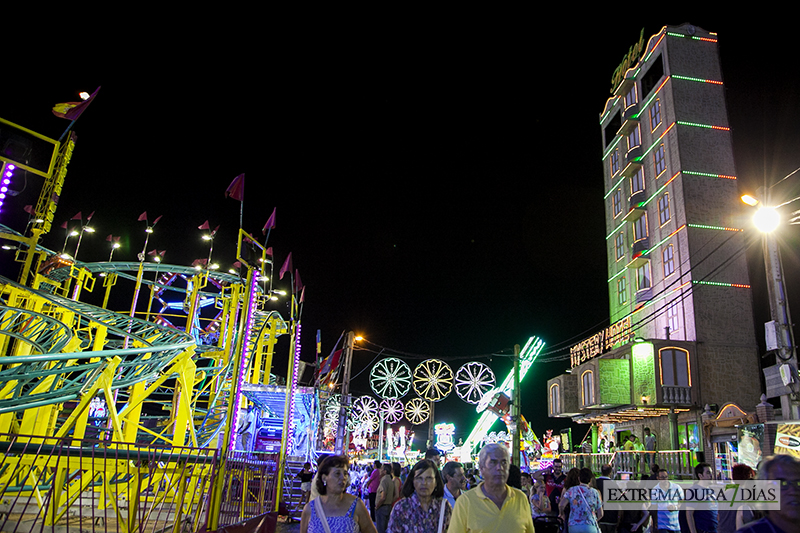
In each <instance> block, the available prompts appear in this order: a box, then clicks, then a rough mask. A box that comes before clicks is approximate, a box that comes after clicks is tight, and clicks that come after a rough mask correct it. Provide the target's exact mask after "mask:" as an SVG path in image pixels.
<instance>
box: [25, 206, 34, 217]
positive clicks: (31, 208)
mask: <svg viewBox="0 0 800 533" xmlns="http://www.w3.org/2000/svg"><path fill="white" fill-rule="evenodd" d="M22 210H23V211H25V212H26V213H28V214H29V215H32V214H34V212H35V211H34V209H33V206H32V205H26V206H25V207H23V208H22Z"/></svg>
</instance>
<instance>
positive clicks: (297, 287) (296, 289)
mask: <svg viewBox="0 0 800 533" xmlns="http://www.w3.org/2000/svg"><path fill="white" fill-rule="evenodd" d="M302 289H303V282H302V281H300V271H299V270H295V271H294V292H295V293H298V292H301V291H302Z"/></svg>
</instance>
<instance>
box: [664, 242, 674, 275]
mask: <svg viewBox="0 0 800 533" xmlns="http://www.w3.org/2000/svg"><path fill="white" fill-rule="evenodd" d="M661 259H662V260H663V263H664V277H665V278H666V277H667V276H669V275H671V274H672V273H673V272H675V262H674V261H673V253H672V245H671V244H670V245H669V246H667V247H666V248H664V251H663V252H661Z"/></svg>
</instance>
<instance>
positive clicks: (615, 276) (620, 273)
mask: <svg viewBox="0 0 800 533" xmlns="http://www.w3.org/2000/svg"><path fill="white" fill-rule="evenodd" d="M626 271H627V269H625V268H623V269H622V270H620V271H619V272H617V273H616V274H614V275H613V276H612V277H610V278H608V283H611V282H612V281H614V280H615V279H617V278H618V277H620V276H621V275H622V274H624V273H625V272H626Z"/></svg>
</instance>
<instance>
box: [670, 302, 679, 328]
mask: <svg viewBox="0 0 800 533" xmlns="http://www.w3.org/2000/svg"><path fill="white" fill-rule="evenodd" d="M667 325H668V326H669V331H670V333H672V332H674V331H678V330H679V329H681V326H680V321H679V320H678V302H672V303H671V304H669V305H668V306H667Z"/></svg>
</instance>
